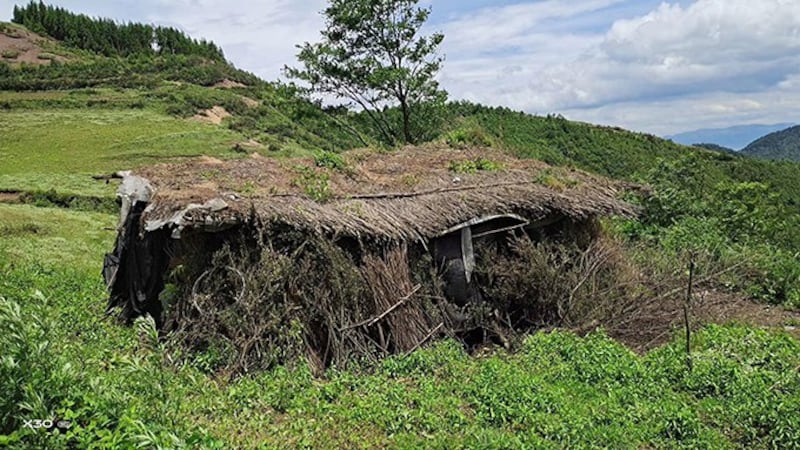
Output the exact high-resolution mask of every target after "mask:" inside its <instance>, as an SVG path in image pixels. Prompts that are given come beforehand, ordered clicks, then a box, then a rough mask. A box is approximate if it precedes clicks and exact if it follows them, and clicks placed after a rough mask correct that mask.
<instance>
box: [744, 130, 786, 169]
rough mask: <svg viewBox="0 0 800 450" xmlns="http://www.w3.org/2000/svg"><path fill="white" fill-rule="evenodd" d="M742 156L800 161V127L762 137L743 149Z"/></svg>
mask: <svg viewBox="0 0 800 450" xmlns="http://www.w3.org/2000/svg"><path fill="white" fill-rule="evenodd" d="M742 154H744V155H747V156H751V157H754V158H761V159H770V160H788V161H800V125H796V126H792V127H789V128H786V129H783V130H780V131H775V132H773V133H769V134H767V135H765V136H762V137H760V138H758V139H756V140H755V141H753V142H751V143H750V144H749V145H748V146H747V147H745V148H744V149H742Z"/></svg>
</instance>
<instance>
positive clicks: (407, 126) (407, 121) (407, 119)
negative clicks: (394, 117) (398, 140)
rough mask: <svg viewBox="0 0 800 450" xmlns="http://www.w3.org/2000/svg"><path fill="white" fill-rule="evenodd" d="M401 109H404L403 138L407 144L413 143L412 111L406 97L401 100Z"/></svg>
mask: <svg viewBox="0 0 800 450" xmlns="http://www.w3.org/2000/svg"><path fill="white" fill-rule="evenodd" d="M400 109H401V110H402V111H403V139H404V140H405V141H406V144H411V143H412V141H413V139H412V136H411V111H410V110H409V107H408V103H407V102H406V100H405V99H402V100H400Z"/></svg>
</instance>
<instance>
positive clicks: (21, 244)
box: [0, 205, 800, 448]
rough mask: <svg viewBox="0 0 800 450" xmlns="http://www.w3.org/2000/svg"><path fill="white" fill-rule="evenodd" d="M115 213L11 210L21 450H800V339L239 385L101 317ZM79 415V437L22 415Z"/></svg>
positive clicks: (0, 321)
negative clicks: (688, 360)
mask: <svg viewBox="0 0 800 450" xmlns="http://www.w3.org/2000/svg"><path fill="white" fill-rule="evenodd" d="M114 220H115V218H114V216H112V215H108V214H99V213H86V212H76V211H68V210H62V209H51V208H39V207H34V206H30V205H0V229H2V233H0V328H2V329H3V330H6V331H7V332H6V333H3V334H2V335H0V348H2V349H3V359H2V364H0V372H2V373H0V380H2V381H0V390H1V392H0V394H2V395H0V399H2V400H0V443H3V444H5V445H7V446H8V447H9V448H32V447H38V448H45V447H47V448H61V447H67V446H77V447H80V448H110V447H118V448H119V447H133V446H143V447H147V448H232V447H239V448H287V447H289V448H292V447H294V448H297V447H312V448H333V447H335V448H373V447H376V446H380V447H389V448H634V447H639V448H641V447H650V448H742V447H746V448H800V423H798V417H800V414H798V413H800V372H799V371H798V367H799V366H800V341H798V340H796V339H795V338H792V337H790V336H789V335H787V334H785V333H783V332H781V331H769V330H765V329H760V328H758V327H756V326H749V325H736V324H732V325H728V326H718V325H713V326H707V327H706V328H704V329H702V330H701V331H700V332H698V333H695V334H694V335H693V338H692V346H693V353H692V359H693V370H692V371H689V370H688V369H687V367H686V364H685V353H684V346H685V343H684V342H683V340H682V339H681V338H680V337H676V338H674V339H673V341H672V342H671V343H670V344H668V345H666V346H664V347H661V348H658V349H656V350H653V351H651V352H649V353H647V354H645V355H637V354H635V353H633V352H632V351H630V350H628V349H627V348H625V347H624V346H623V345H621V344H619V343H617V342H615V341H613V340H612V339H610V338H608V337H607V336H606V335H605V334H604V333H603V332H602V331H598V332H595V333H592V334H590V335H589V336H587V337H585V338H580V337H578V336H576V335H574V334H572V333H570V332H567V331H552V332H541V333H538V334H536V335H533V336H531V337H529V338H527V339H526V340H525V341H524V343H523V344H522V345H521V346H520V348H518V349H517V350H516V351H515V352H513V353H509V352H507V351H505V350H498V349H487V350H485V351H484V352H482V353H479V354H478V355H468V354H467V353H465V351H464V350H463V349H462V348H460V346H458V345H457V344H455V343H454V342H450V341H445V342H441V343H438V344H436V345H433V346H431V347H430V348H428V349H424V350H422V351H419V352H415V353H413V354H411V355H405V356H397V357H393V358H390V359H387V360H385V361H383V362H382V363H380V364H379V365H377V366H367V365H362V366H358V365H355V366H354V367H351V368H348V369H347V370H339V369H337V368H332V369H330V370H329V371H328V372H327V373H326V375H325V376H324V377H323V378H317V377H314V376H313V375H312V374H311V372H310V370H309V369H308V368H306V367H304V366H302V365H301V366H299V367H278V368H275V369H274V370H272V371H269V372H264V373H257V374H250V375H246V376H244V377H241V378H238V379H235V380H229V379H227V378H225V377H221V376H218V375H215V374H213V373H209V372H207V370H206V366H205V364H204V361H205V359H204V358H205V357H206V356H205V355H203V354H199V355H196V356H195V357H193V358H189V359H186V360H185V361H187V362H185V363H180V364H179V363H176V362H175V361H176V360H177V359H176V356H178V355H175V354H173V353H171V352H169V351H167V349H165V348H164V346H163V344H162V343H160V342H159V340H158V337H157V334H156V332H155V330H154V329H153V325H152V322H148V321H140V322H138V323H137V324H136V326H134V327H124V326H120V325H119V324H117V323H115V322H114V321H113V320H111V319H110V318H107V317H105V316H104V314H103V309H104V294H105V293H104V289H103V286H102V282H101V280H100V276H99V271H100V265H101V260H102V253H103V252H104V251H105V250H106V249H108V248H110V245H111V242H112V239H113V232H111V231H108V228H109V227H113V224H114ZM36 418H57V419H64V420H69V421H70V422H71V424H72V426H71V427H70V428H69V429H68V430H66V431H45V430H31V429H29V428H24V427H23V424H24V421H25V420H31V419H36Z"/></svg>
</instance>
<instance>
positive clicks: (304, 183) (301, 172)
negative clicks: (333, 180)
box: [293, 165, 332, 202]
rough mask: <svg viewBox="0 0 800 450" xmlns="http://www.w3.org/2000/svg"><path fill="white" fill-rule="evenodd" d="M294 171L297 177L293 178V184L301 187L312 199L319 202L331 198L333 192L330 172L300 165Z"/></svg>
mask: <svg viewBox="0 0 800 450" xmlns="http://www.w3.org/2000/svg"><path fill="white" fill-rule="evenodd" d="M294 171H295V173H296V174H297V178H295V179H294V180H293V184H294V185H295V186H297V187H299V188H301V189H302V190H303V192H305V194H306V195H308V196H309V197H310V198H311V199H313V200H314V201H317V202H325V201H327V200H328V199H330V197H331V195H332V192H331V188H330V184H329V183H330V175H329V174H328V172H326V171H325V170H317V169H315V168H313V167H308V166H300V165H298V166H295V168H294Z"/></svg>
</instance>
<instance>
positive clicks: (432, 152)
mask: <svg viewBox="0 0 800 450" xmlns="http://www.w3.org/2000/svg"><path fill="white" fill-rule="evenodd" d="M343 159H344V161H345V163H346V165H345V167H344V168H338V169H331V168H320V167H317V166H316V164H315V161H314V159H312V158H307V159H272V158H264V157H260V156H258V155H253V156H251V157H249V158H245V159H238V160H230V161H220V160H216V159H213V158H208V157H202V158H198V159H195V160H192V161H189V162H181V163H173V164H162V165H157V166H153V167H149V168H143V169H139V170H137V171H135V172H134V175H137V176H139V177H142V178H144V179H146V180H148V181H149V182H150V184H151V186H152V189H153V196H152V198H151V202H150V205H149V207H148V209H147V210H146V211H145V214H144V216H143V221H144V222H145V227H146V229H148V230H154V229H158V228H162V227H164V226H172V227H174V228H178V229H182V228H190V229H198V230H204V231H213V230H219V229H223V228H225V227H228V226H231V225H234V224H237V223H242V222H243V221H245V220H246V219H247V217H249V215H250V214H251V213H253V212H255V214H257V215H258V216H259V218H260V219H261V220H264V221H267V222H276V223H283V224H287V225H289V226H292V227H295V228H301V229H307V230H313V231H317V232H321V233H331V234H336V235H346V236H352V237H356V238H376V239H388V240H397V241H416V240H422V241H425V240H428V239H430V238H432V237H434V236H436V234H437V233H439V232H440V231H442V230H444V229H447V228H449V227H452V226H454V225H456V224H459V223H462V222H465V221H468V220H470V219H473V218H475V217H481V216H486V215H492V214H517V215H520V216H522V217H525V218H526V219H528V220H532V221H536V220H545V219H547V218H548V217H553V216H563V217H567V218H572V219H575V220H585V219H587V218H590V217H594V216H605V215H627V216H630V215H634V214H635V209H634V207H632V206H631V205H628V204H626V203H624V202H622V201H620V200H619V199H618V193H619V190H620V186H619V185H617V184H615V183H614V182H612V181H610V180H607V179H604V178H601V177H598V176H593V175H590V174H587V173H584V172H580V171H577V170H571V169H564V168H553V167H550V166H548V165H546V164H544V163H542V162H539V161H534V160H519V159H515V158H513V157H511V156H509V155H507V154H505V153H502V152H499V151H497V150H490V149H471V150H453V149H449V148H439V147H419V148H417V147H409V148H404V149H400V150H397V151H393V152H385V153H382V152H374V151H353V152H348V153H345V154H343ZM479 160H483V161H484V162H486V161H489V162H491V164H489V166H495V167H488V169H489V170H471V169H472V168H471V167H470V166H474V164H471V163H470V162H473V163H474V162H475V161H479ZM477 165H478V166H480V165H481V164H480V163H479V164H477ZM484 165H486V164H484ZM456 166H461V168H462V170H458V169H457V168H456ZM496 166H499V168H498V167H496ZM464 168H467V169H468V170H466V171H464V170H463V169H464ZM454 169H456V170H454ZM313 197H316V199H315V198H313Z"/></svg>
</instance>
